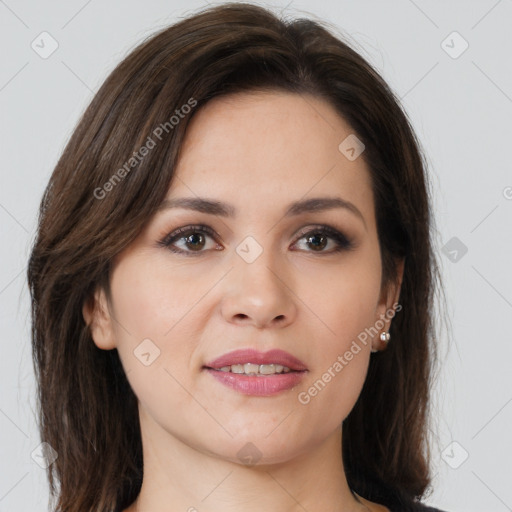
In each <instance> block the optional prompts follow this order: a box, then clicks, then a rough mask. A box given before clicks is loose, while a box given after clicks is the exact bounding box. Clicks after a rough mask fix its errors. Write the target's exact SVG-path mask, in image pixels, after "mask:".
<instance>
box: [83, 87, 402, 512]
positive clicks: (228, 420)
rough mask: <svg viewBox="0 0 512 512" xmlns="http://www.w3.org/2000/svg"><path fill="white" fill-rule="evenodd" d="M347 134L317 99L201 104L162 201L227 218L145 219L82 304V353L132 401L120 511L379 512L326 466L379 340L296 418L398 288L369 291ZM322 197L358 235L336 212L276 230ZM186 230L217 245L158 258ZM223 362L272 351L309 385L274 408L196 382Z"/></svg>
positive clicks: (268, 400) (180, 215) (370, 234)
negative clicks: (291, 359) (132, 435)
mask: <svg viewBox="0 0 512 512" xmlns="http://www.w3.org/2000/svg"><path fill="white" fill-rule="evenodd" d="M351 133H353V130H352V129H351V128H350V126H349V125H348V124H347V123H346V122H345V121H344V120H343V119H342V118H341V117H340V116H339V115H338V114H337V113H336V112H335V110H334V109H333V108H332V107H331V106H330V104H328V103H327V102H324V100H321V99H317V98H314V97H312V96H305V95H296V94H291V93H281V92H264V93H263V92H262V93H254V92H253V93H243V94H238V95H232V96H228V97H224V98H216V99H214V100H212V101H210V102H209V103H208V104H207V105H206V106H205V107H204V108H203V109H202V110H200V111H198V112H197V114H196V116H195V117H194V118H193V120H192V122H191V124H190V126H189V128H188V130H187V136H186V139H185V142H184V146H183V148H182V153H181V157H180V160H179V163H178V166H177V170H176V172H177V176H176V177H175V179H174V180H173V183H172V185H171V187H170V189H169V191H168V194H167V197H168V198H177V197H196V196H199V197H207V198H209V199H216V200H219V201H223V202H227V203H230V204H232V205H233V206H234V207H235V208H236V210H237V215H236V216H235V217H233V218H224V217H221V216H218V215H211V214H206V213H201V212H197V211H192V210H184V209H181V208H180V209H166V210H161V211H159V212H157V214H156V215H155V216H154V217H153V218H152V219H151V221H150V222H149V224H148V225H147V227H146V228H145V229H144V230H143V232H142V233H141V234H140V236H139V237H138V238H137V239H136V240H135V241H133V243H132V244H131V245H130V246H129V247H128V248H127V249H126V250H125V251H124V252H122V253H121V254H119V255H118V257H117V259H116V260H115V262H114V266H113V272H112V278H111V290H112V302H111V303H109V302H108V300H107V298H106V296H105V293H104V292H103V291H102V290H101V289H99V290H97V292H96V294H95V303H94V304H95V307H93V308H91V307H89V305H84V308H83V314H84V318H85V320H86V322H87V323H90V324H91V330H92V334H93V339H94V342H95V344H96V345H97V346H98V347H99V348H101V349H104V350H111V349H114V348H116V349H117V350H118V352H119V356H120V358H121V361H122V364H123V367H124V369H125V371H126V373H127V377H128V380H129V382H130V384H131V386H132V388H133V390H134V392H135V394H136V395H137V397H138V399H139V416H140V423H141V434H142V441H143V449H144V481H143V485H142V489H141V492H140V495H139V497H138V498H137V500H136V501H135V502H134V503H133V505H132V506H130V507H129V508H128V509H126V511H125V512H135V511H139V512H142V511H148V512H149V511H151V512H159V511H168V510H183V511H189V512H192V511H195V510H198V511H208V512H217V511H222V512H229V511H234V510H240V509H241V508H243V510H245V511H246V512H252V511H261V510H271V511H290V512H299V511H300V512H303V511H304V510H307V511H310V512H314V511H320V510H329V511H344V512H348V511H351V512H352V511H362V510H366V511H368V510H371V511H386V510H388V509H387V508H385V507H383V506H381V505H378V504H376V503H371V502H369V501H367V500H364V499H362V498H359V499H358V498H357V497H356V496H355V495H354V494H352V492H351V491H350V489H349V487H348V485H347V480H346V477H345V472H344V468H343V461H342V459H341V456H340V453H341V424H342V422H343V420H344V419H345V418H346V417H347V415H348V414H349V412H350V411H351V409H352V408H353V406H354V404H355V402H356V400H357V398H358V396H359V394H360V392H361V389H362V386H363V384H364V380H365V378H366V373H367V368H368V363H369V359H370V357H371V351H370V350H371V348H372V347H374V348H376V349H377V348H379V347H380V346H381V345H380V342H379V340H378V335H377V336H376V337H374V338H371V337H370V338H368V343H367V344H366V345H365V344H362V343H359V346H360V347H361V350H360V351H359V352H358V353H357V355H354V357H353V359H352V360H351V361H350V362H349V363H348V364H347V365H346V366H345V367H344V368H343V370H342V371H341V372H339V373H337V374H336V376H335V377H334V378H332V379H331V381H330V382H329V383H328V384H327V385H326V386H325V387H324V388H323V389H322V390H321V392H319V393H318V394H317V395H316V396H314V397H311V400H310V401H309V403H308V404H306V405H303V404H301V403H300V402H299V400H298V394H299V393H300V392H301V391H305V390H306V391H307V389H308V388H309V387H310V386H312V384H313V383H314V382H315V381H317V380H318V379H319V378H321V377H322V374H324V373H325V372H326V371H327V369H328V368H329V367H332V366H333V364H334V362H335V361H336V360H337V357H338V356H339V355H343V354H344V353H345V352H346V351H347V350H349V348H350V346H351V344H352V342H353V341H354V340H357V336H358V334H359V333H361V332H363V331H364V330H365V328H369V327H371V326H373V325H374V324H375V323H376V321H377V320H379V319H382V318H383V317H382V315H384V314H385V313H386V312H387V311H389V310H390V309H392V307H393V304H394V303H396V302H397V301H398V297H399V291H400V285H401V280H402V272H403V262H400V267H399V268H400V271H399V281H398V282H397V283H394V285H393V286H390V287H388V288H387V289H382V290H381V287H380V283H381V272H382V268H381V260H380V248H379V242H378V238H377V229H376V218H375V209H374V202H373V196H372V191H371V186H370V185H371V182H370V174H369V170H368V168H367V165H366V163H365V161H364V160H363V157H362V156H361V157H359V158H357V159H355V160H354V161H350V160H348V159H347V158H346V157H345V156H344V155H343V154H342V153H341V152H340V151H339V149H338V146H339V144H340V143H341V141H343V140H344V139H345V138H346V137H347V136H348V135H350V134H351ZM321 196H329V197H333V196H339V197H342V198H344V199H345V200H348V201H350V202H352V203H353V204H354V205H355V206H356V207H357V208H358V209H359V210H360V212H361V214H362V217H363V219H364V221H363V220H362V219H361V218H359V217H358V216H357V215H355V214H353V213H351V212H350V211H349V210H346V209H341V208H337V209H332V210H326V211H322V212H309V213H303V214H301V215H299V216H297V217H291V218H284V217H283V215H284V212H285V209H286V207H287V206H288V205H289V203H291V202H292V201H296V200H300V199H304V198H311V197H321ZM191 224H204V225H207V226H210V227H211V228H212V229H213V230H214V232H215V233H217V234H218V235H219V236H218V239H217V240H215V239H214V238H212V237H210V235H208V234H203V237H204V238H203V240H201V239H200V237H198V235H197V234H196V239H195V240H193V241H192V242H190V238H187V237H186V235H185V238H183V235H182V238H181V239H180V240H179V241H176V242H175V244H174V245H175V246H177V247H178V248H180V249H182V250H183V251H188V252H189V253H190V252H192V253H193V254H192V255H191V256H187V255H184V254H176V253H173V252H171V251H170V250H169V248H167V247H162V246H160V245H158V241H160V240H161V239H163V238H164V237H165V236H166V235H167V234H169V233H171V232H172V231H174V230H175V229H177V228H179V227H184V226H188V225H191ZM318 225H329V226H332V227H333V228H335V229H337V230H339V231H341V232H342V233H343V234H345V236H347V237H348V238H349V239H350V240H352V241H353V243H354V249H353V250H351V251H347V250H344V251H341V252H337V253H334V252H330V251H332V249H333V248H334V247H335V245H336V242H335V240H334V239H332V238H328V239H327V241H326V242H324V243H327V244H328V245H327V246H325V247H322V248H321V249H320V252H318V251H319V250H318V249H317V250H316V251H315V246H314V244H312V243H308V236H304V235H301V234H300V233H299V230H300V229H301V228H308V227H311V228H315V227H317V226H318ZM247 236H252V237H253V238H254V239H255V240H256V241H257V243H258V244H259V245H260V246H261V248H262V249H263V252H262V253H261V254H260V256H259V257H258V258H257V259H256V260H255V261H253V262H252V263H247V261H246V260H244V259H243V258H241V257H240V256H239V254H238V253H237V252H236V248H237V247H238V245H239V244H240V243H241V242H242V241H243V240H244V239H245V237H247ZM198 238H199V241H198ZM187 241H188V242H189V243H188V244H187V243H186V242H187ZM319 241H320V242H322V239H321V237H320V240H319ZM197 247H199V249H196V248H197ZM215 248H220V250H215ZM194 249H196V252H194ZM197 251H202V252H201V253H200V254H198V252H197ZM321 251H323V252H321ZM390 322H391V320H390V319H385V326H384V327H383V328H381V329H380V330H379V332H381V331H382V330H388V329H389V325H390ZM146 338H149V339H151V340H152V342H153V343H154V344H155V346H157V347H158V349H159V350H160V354H159V356H158V357H157V358H156V359H155V360H154V362H152V363H151V364H150V365H148V366H145V365H144V364H142V363H141V361H140V360H139V359H138V358H137V357H135V355H134V350H135V349H136V347H137V346H138V345H139V344H140V343H141V341H142V340H144V339H146ZM391 343H392V340H391ZM240 348H256V349H258V350H262V351H266V350H269V349H273V348H280V349H283V350H285V351H288V352H290V353H291V354H293V355H294V356H296V357H298V358H299V359H300V360H302V361H303V362H304V363H305V364H306V366H307V368H308V372H307V373H306V375H305V377H304V378H303V381H302V382H301V383H300V384H299V386H297V387H296V388H294V389H291V390H287V391H284V392H281V393H279V394H278V395H274V396H266V397H256V396H247V395H243V394H241V393H239V392H237V391H235V390H232V389H230V388H227V387H225V386H224V385H222V384H221V383H219V382H218V381H217V380H216V379H214V378H213V377H212V376H211V375H210V374H208V373H207V372H206V371H204V370H203V365H205V364H206V363H207V362H209V361H211V360H212V359H214V358H216V357H218V356H220V355H222V354H225V353H226V352H230V351H232V350H235V349H240ZM151 350H152V352H151V353H152V354H154V353H155V352H154V349H151ZM151 357H153V356H151ZM247 443H252V444H253V445H254V446H255V447H257V450H258V452H259V454H260V457H261V458H260V459H259V460H258V461H257V462H256V464H255V465H251V466H249V465H246V464H244V462H243V460H241V459H240V458H239V457H238V456H237V452H238V451H239V450H240V449H241V448H242V447H244V446H245V445H246V444H247ZM192 507H193V508H192Z"/></svg>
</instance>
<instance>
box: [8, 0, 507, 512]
mask: <svg viewBox="0 0 512 512" xmlns="http://www.w3.org/2000/svg"><path fill="white" fill-rule="evenodd" d="M201 5H205V4H204V3H202V2H199V1H196V2H187V3H186V2H185V1H183V0H180V1H176V0H174V1H172V2H170V1H163V0H148V1H145V2H144V3H142V2H135V1H123V2H121V0H109V1H103V2H100V0H90V1H87V0H68V1H66V2H64V1H63V0H60V1H53V2H49V1H39V2H38V1H36V0H20V1H19V0H5V1H2V0H0V40H1V47H2V53H1V55H2V57H1V66H0V116H1V125H0V129H1V134H0V141H1V164H0V173H1V189H0V239H1V244H0V246H1V248H0V258H1V265H0V304H1V309H0V322H1V324H0V328H1V336H2V341H1V358H0V379H1V390H2V393H1V397H0V433H1V436H0V512H5V511H27V510H31V511H34V512H42V511H44V510H47V508H46V503H47V497H48V492H47V488H46V481H45V475H44V470H43V469H41V468H40V467H39V466H38V464H37V463H36V462H35V461H34V459H33V458H32V457H31V454H32V453H33V451H34V450H36V454H37V449H38V448H37V447H38V445H39V442H40V441H39V437H38V433H37V428H36V423H35V417H34V411H35V397H34V379H33V370H32V362H31V349H30V340H29V328H30V316H29V302H28V292H27V285H26V260H27V256H28V252H29V248H30V244H31V242H32V240H33V237H34V230H35V223H36V212H37V207H38V204H39V200H40V198H41V194H42V193H43V189H44V187H45V185H46V183H47V181H48V178H49V176H50V173H51V172H52V170H53V167H54V166H55V164H56V162H57V159H58V157H59V155H60V153H61V151H62V150H63V148H64V146H65V143H66V142H67V140H68V137H69V136H70V133H71V131H72V129H73V128H74V126H75V123H76V122H77V120H78V117H79V115H80V113H81V112H82V111H83V109H84V108H85V106H86V105H87V104H88V103H89V102H90V101H91V99H92V97H93V95H94V92H95V91H97V89H98V87H99V86H100V84H101V83H102V82H103V80H104V79H105V78H106V76H107V74H108V72H109V71H110V70H112V69H113V67H114V65H115V64H117V63H118V62H119V61H120V60H121V59H122V58H123V57H124V56H125V55H126V54H127V52H129V51H130V50H131V49H132V48H134V47H135V46H136V45H137V43H139V42H140V41H141V40H142V39H143V38H144V37H146V36H148V35H149V34H151V33H152V32H154V31H155V30H156V29H159V28H162V27H164V26H166V25H168V24H170V23H172V22H174V21H176V20H178V18H180V17H183V16H185V15H187V14H189V13H190V12H191V11H192V10H194V9H196V8H198V7H200V6H201ZM262 5H266V6H267V7H272V8H274V9H275V10H276V11H280V10H283V12H284V13H285V14H286V15H289V16H293V17H295V16H297V15H305V16H312V14H311V13H314V15H313V17H315V16H316V17H318V18H320V19H324V20H328V21H329V22H330V23H332V24H333V25H334V26H335V27H337V28H338V29H339V31H340V32H343V33H345V34H347V35H348V37H349V39H351V40H352V42H353V46H354V47H355V48H356V50H358V51H359V52H361V53H362V54H363V56H365V57H366V58H367V59H368V60H369V61H370V62H371V63H372V64H373V65H374V66H375V67H376V68H377V70H378V71H379V72H380V73H381V74H382V75H383V77H384V78H385V79H386V80H387V81H388V83H389V84H390V85H391V87H392V88H393V89H394V90H395V91H396V93H397V94H398V96H399V97H400V98H401V99H402V101H403V104H404V106H405V109H406V111H407V112H408V114H409V116H410V118H411V121H412V123H413V126H414V127H415V129H416V131H417V133H418V136H419V138H420V140H421V142H422V144H423V147H424V149H425V151H426V153H427V157H428V163H429V166H430V173H431V176H432V182H433V187H434V209H435V217H436V224H437V229H438V234H437V241H436V250H437V251H438V253H439V255H440V260H441V263H442V273H443V277H444V281H445V286H446V292H447V297H446V298H447V303H448V309H447V311H446V313H447V315H448V317H449V318H450V321H451V325H447V326H445V327H442V330H441V337H440V340H439V341H440V343H441V345H442V350H441V359H442V362H443V369H442V372H441V374H440V377H439V380H438V383H437V384H436V387H435V390H434V391H435V392H434V406H435V408H436V411H437V412H436V423H435V424H434V425H433V432H435V431H436V429H437V432H438V434H437V435H436V436H435V437H433V439H434V441H435V444H434V450H433V454H432V455H433V457H432V458H433V473H434V474H435V479H434V487H435V491H434V493H433V494H432V495H431V496H430V498H429V499H428V502H429V503H430V504H432V505H436V506H438V507H440V508H442V509H446V510H448V511H460V512H462V511H464V512H472V511H486V512H501V511H506V510H512V486H511V485H510V484H511V483H512V462H511V459H512V449H511V448H512V441H511V436H510V432H512V403H511V402H512V385H511V375H512V372H511V369H510V366H511V356H512V336H511V334H510V325H509V324H510V319H511V318H512V273H511V272H510V261H511V252H512V251H511V249H512V247H511V246H512V244H511V235H512V229H511V227H512V222H511V220H512V172H511V163H510V147H511V134H512V133H511V132H512V130H511V129H510V119H511V114H512V72H511V66H512V63H511V54H512V39H511V37H510V32H511V29H512V1H511V0H499V1H495V0H489V1H471V2H469V1H452V2H450V3H449V4H448V3H447V2H441V1H429V2H427V1H425V0H414V1H413V0H396V1H393V2H377V1H374V2H372V1H369V0H364V1H355V0H354V1H335V0H322V1H319V0H315V1H313V0H305V1H300V0H293V1H292V2H290V3H288V1H282V2H281V1H276V2H274V3H272V4H263V3H262ZM43 31H47V32H48V33H49V34H50V35H51V37H52V38H53V39H54V40H56V41H57V43H58V49H57V50H56V51H55V52H54V53H53V54H52V55H50V56H48V57H47V58H42V57H41V56H40V54H39V53H36V51H34V50H33V49H32V47H31V44H32V42H33V41H35V43H34V45H36V44H38V45H39V48H38V50H39V52H42V51H43V48H41V47H42V46H43V44H44V48H45V49H46V50H48V49H50V48H51V46H50V43H51V40H50V39H49V38H48V36H40V34H41V33H42V32H43ZM454 31H456V32H458V33H459V34H460V36H458V35H456V34H455V35H453V34H452V33H453V32H454ZM44 37H46V39H44V43H42V42H41V39H42V38H44ZM443 41H444V42H443ZM464 41H467V44H469V47H468V48H467V49H466V50H465V51H464V52H463V53H460V52H461V50H463V49H464V45H465V43H464ZM36 48H37V47H36ZM454 237H455V238H454ZM452 239H453V240H452ZM446 244H448V245H446ZM443 247H446V248H445V249H443ZM464 247H466V248H467V253H466V254H463V251H462V250H461V248H462V249H463V248H464ZM454 250H455V251H456V252H454ZM441 307H442V306H439V308H441ZM450 328H451V330H450ZM35 459H36V460H37V457H35ZM310 512H313V511H310Z"/></svg>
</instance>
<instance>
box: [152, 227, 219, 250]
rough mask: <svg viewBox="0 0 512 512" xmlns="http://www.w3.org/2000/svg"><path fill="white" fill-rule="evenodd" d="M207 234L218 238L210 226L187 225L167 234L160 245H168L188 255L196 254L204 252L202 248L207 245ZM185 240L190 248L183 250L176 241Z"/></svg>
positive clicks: (185, 243)
mask: <svg viewBox="0 0 512 512" xmlns="http://www.w3.org/2000/svg"><path fill="white" fill-rule="evenodd" d="M205 235H207V236H209V237H211V238H216V234H215V232H214V231H213V229H211V228H209V227H208V226H185V227H182V228H179V229H177V230H176V231H173V232H172V233H170V234H169V235H167V236H166V237H165V238H164V239H163V240H162V241H161V242H160V245H162V246H164V247H167V248H168V249H169V250H170V251H172V252H175V253H178V254H186V255H187V256H190V255H192V256H195V254H194V253H197V254H199V253H201V252H204V251H203V250H202V249H203V247H204V246H205V239H206V237H205ZM182 239H183V240H184V246H185V247H186V248H190V249H191V251H189V250H183V249H180V248H179V247H177V246H176V242H179V241H181V240H182Z"/></svg>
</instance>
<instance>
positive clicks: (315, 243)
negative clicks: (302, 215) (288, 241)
mask: <svg viewBox="0 0 512 512" xmlns="http://www.w3.org/2000/svg"><path fill="white" fill-rule="evenodd" d="M299 235H300V236H299V238H298V241H300V240H302V239H303V238H305V239H306V241H305V244H306V245H307V246H309V247H313V250H312V251H308V252H317V253H325V254H332V253H336V252H340V251H348V250H351V249H353V248H354V244H353V242H352V241H351V240H349V239H348V238H347V237H346V236H345V235H344V234H343V233H341V232H339V231H338V230H337V229H334V228H331V227H330V226H316V227H314V228H310V227H308V228H305V229H303V230H301V232H300V233H299ZM329 239H331V241H333V243H332V244H331V245H333V246H334V247H333V248H332V249H331V250H330V251H324V250H323V249H324V248H325V247H326V246H327V245H328V244H329Z"/></svg>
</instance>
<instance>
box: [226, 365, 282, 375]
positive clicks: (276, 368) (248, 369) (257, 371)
mask: <svg viewBox="0 0 512 512" xmlns="http://www.w3.org/2000/svg"><path fill="white" fill-rule="evenodd" d="M218 371H221V372H231V373H244V374H245V375H273V374H275V373H288V372H290V371H291V369H290V368H288V366H283V365H281V364H254V363H245V364H232V365H231V366H223V367H222V368H219V370H218Z"/></svg>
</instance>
